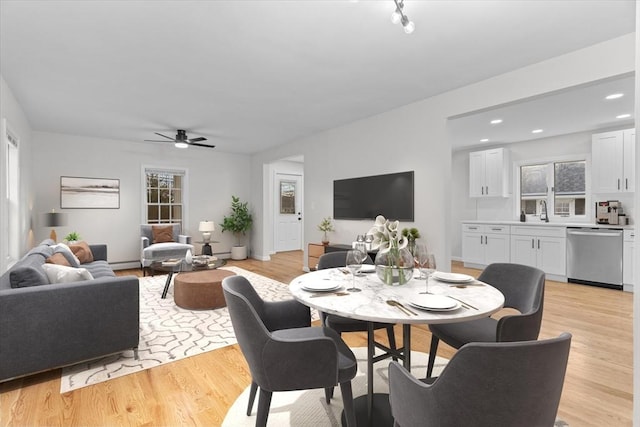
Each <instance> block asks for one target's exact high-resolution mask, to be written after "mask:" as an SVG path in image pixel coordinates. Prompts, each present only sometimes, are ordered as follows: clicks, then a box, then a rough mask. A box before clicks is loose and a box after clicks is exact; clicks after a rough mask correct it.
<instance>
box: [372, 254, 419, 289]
mask: <svg viewBox="0 0 640 427" xmlns="http://www.w3.org/2000/svg"><path fill="white" fill-rule="evenodd" d="M375 265H376V274H377V275H378V278H379V279H380V280H381V281H382V283H384V284H386V285H390V286H398V285H404V284H405V283H407V282H408V281H409V280H411V278H412V277H413V265H414V263H413V255H411V252H409V249H407V248H406V247H405V248H402V249H398V248H393V247H392V248H391V249H389V250H388V251H387V252H378V254H377V255H376V260H375Z"/></svg>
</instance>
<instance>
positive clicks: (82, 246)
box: [69, 242, 93, 264]
mask: <svg viewBox="0 0 640 427" xmlns="http://www.w3.org/2000/svg"><path fill="white" fill-rule="evenodd" d="M69 248H70V249H71V252H73V254H74V255H75V256H76V257H78V259H79V260H80V264H88V263H90V262H93V252H91V248H90V247H89V245H87V242H78V243H74V244H73V245H70V246H69Z"/></svg>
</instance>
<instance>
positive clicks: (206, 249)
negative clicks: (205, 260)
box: [202, 243, 213, 255]
mask: <svg viewBox="0 0 640 427" xmlns="http://www.w3.org/2000/svg"><path fill="white" fill-rule="evenodd" d="M202 255H213V251H212V250H211V245H210V244H209V243H205V244H204V245H202Z"/></svg>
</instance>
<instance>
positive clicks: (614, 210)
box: [596, 200, 623, 225]
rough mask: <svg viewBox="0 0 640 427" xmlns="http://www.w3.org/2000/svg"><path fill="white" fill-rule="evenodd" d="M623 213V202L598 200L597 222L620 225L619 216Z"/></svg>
mask: <svg viewBox="0 0 640 427" xmlns="http://www.w3.org/2000/svg"><path fill="white" fill-rule="evenodd" d="M621 215H623V212H622V204H621V203H620V201H618V200H607V201H604V202H596V223H598V224H612V225H618V224H619V219H618V217H619V216H621Z"/></svg>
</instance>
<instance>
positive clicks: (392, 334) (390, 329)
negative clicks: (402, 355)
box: [387, 325, 398, 362]
mask: <svg viewBox="0 0 640 427" xmlns="http://www.w3.org/2000/svg"><path fill="white" fill-rule="evenodd" d="M387 338H388V339H389V348H390V349H391V350H396V349H397V347H396V333H395V331H394V330H393V325H389V326H387ZM393 360H394V362H397V361H398V358H397V357H395V356H393Z"/></svg>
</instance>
